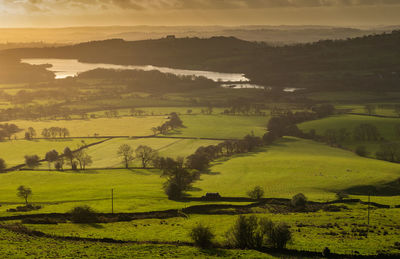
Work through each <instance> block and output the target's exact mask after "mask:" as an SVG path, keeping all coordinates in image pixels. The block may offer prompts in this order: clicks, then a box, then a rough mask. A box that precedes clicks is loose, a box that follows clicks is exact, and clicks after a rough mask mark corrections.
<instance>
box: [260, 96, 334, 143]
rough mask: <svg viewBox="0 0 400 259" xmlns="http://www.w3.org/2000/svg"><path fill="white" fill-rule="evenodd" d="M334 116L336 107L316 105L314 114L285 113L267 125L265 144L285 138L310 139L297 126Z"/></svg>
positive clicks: (313, 110) (275, 117) (313, 108)
mask: <svg viewBox="0 0 400 259" xmlns="http://www.w3.org/2000/svg"><path fill="white" fill-rule="evenodd" d="M334 114H335V107H334V106H333V105H330V104H322V105H316V106H314V107H312V112H307V111H304V112H295V113H293V112H292V111H290V110H287V111H283V112H281V113H279V115H277V116H274V117H272V118H271V119H270V120H269V122H268V125H267V128H268V132H267V133H266V134H265V135H264V136H263V140H264V143H265V144H271V143H272V142H274V141H275V140H276V139H278V138H280V137H283V136H294V137H309V136H308V135H307V134H305V133H303V132H302V131H301V130H299V128H298V127H297V126H296V124H298V123H302V122H305V121H309V120H315V119H319V118H324V117H327V116H330V115H334ZM314 133H315V132H314Z"/></svg>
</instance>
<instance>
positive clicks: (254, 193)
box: [247, 186, 264, 200]
mask: <svg viewBox="0 0 400 259" xmlns="http://www.w3.org/2000/svg"><path fill="white" fill-rule="evenodd" d="M247 195H248V196H249V197H250V198H252V199H255V200H259V199H261V198H262V197H263V196H264V190H263V188H262V187H261V186H256V187H254V189H253V190H251V191H248V192H247Z"/></svg>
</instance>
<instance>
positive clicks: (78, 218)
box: [70, 205, 97, 223]
mask: <svg viewBox="0 0 400 259" xmlns="http://www.w3.org/2000/svg"><path fill="white" fill-rule="evenodd" d="M70 214H71V221H72V222H74V223H95V222H97V216H96V211H94V210H93V209H92V208H90V207H89V206H87V205H85V206H78V207H75V208H73V209H72V210H71V211H70Z"/></svg>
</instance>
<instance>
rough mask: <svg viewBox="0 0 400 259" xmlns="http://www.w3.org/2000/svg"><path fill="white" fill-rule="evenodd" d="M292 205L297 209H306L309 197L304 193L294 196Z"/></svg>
mask: <svg viewBox="0 0 400 259" xmlns="http://www.w3.org/2000/svg"><path fill="white" fill-rule="evenodd" d="M291 204H292V206H293V207H296V208H304V207H305V206H306V204H307V197H306V196H305V195H304V194H302V193H299V194H296V195H295V196H293V198H292V200H291Z"/></svg>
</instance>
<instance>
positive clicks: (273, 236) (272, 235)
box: [267, 223, 292, 249]
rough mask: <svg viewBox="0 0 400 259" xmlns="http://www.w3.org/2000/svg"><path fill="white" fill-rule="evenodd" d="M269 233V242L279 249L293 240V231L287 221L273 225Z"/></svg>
mask: <svg viewBox="0 0 400 259" xmlns="http://www.w3.org/2000/svg"><path fill="white" fill-rule="evenodd" d="M267 233H268V240H269V243H270V244H271V245H272V246H273V247H275V248H278V249H283V248H285V247H286V244H287V243H288V242H289V241H291V240H292V233H291V232H290V227H289V226H288V225H287V224H286V223H279V224H278V225H275V226H273V227H272V231H269V232H267Z"/></svg>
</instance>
